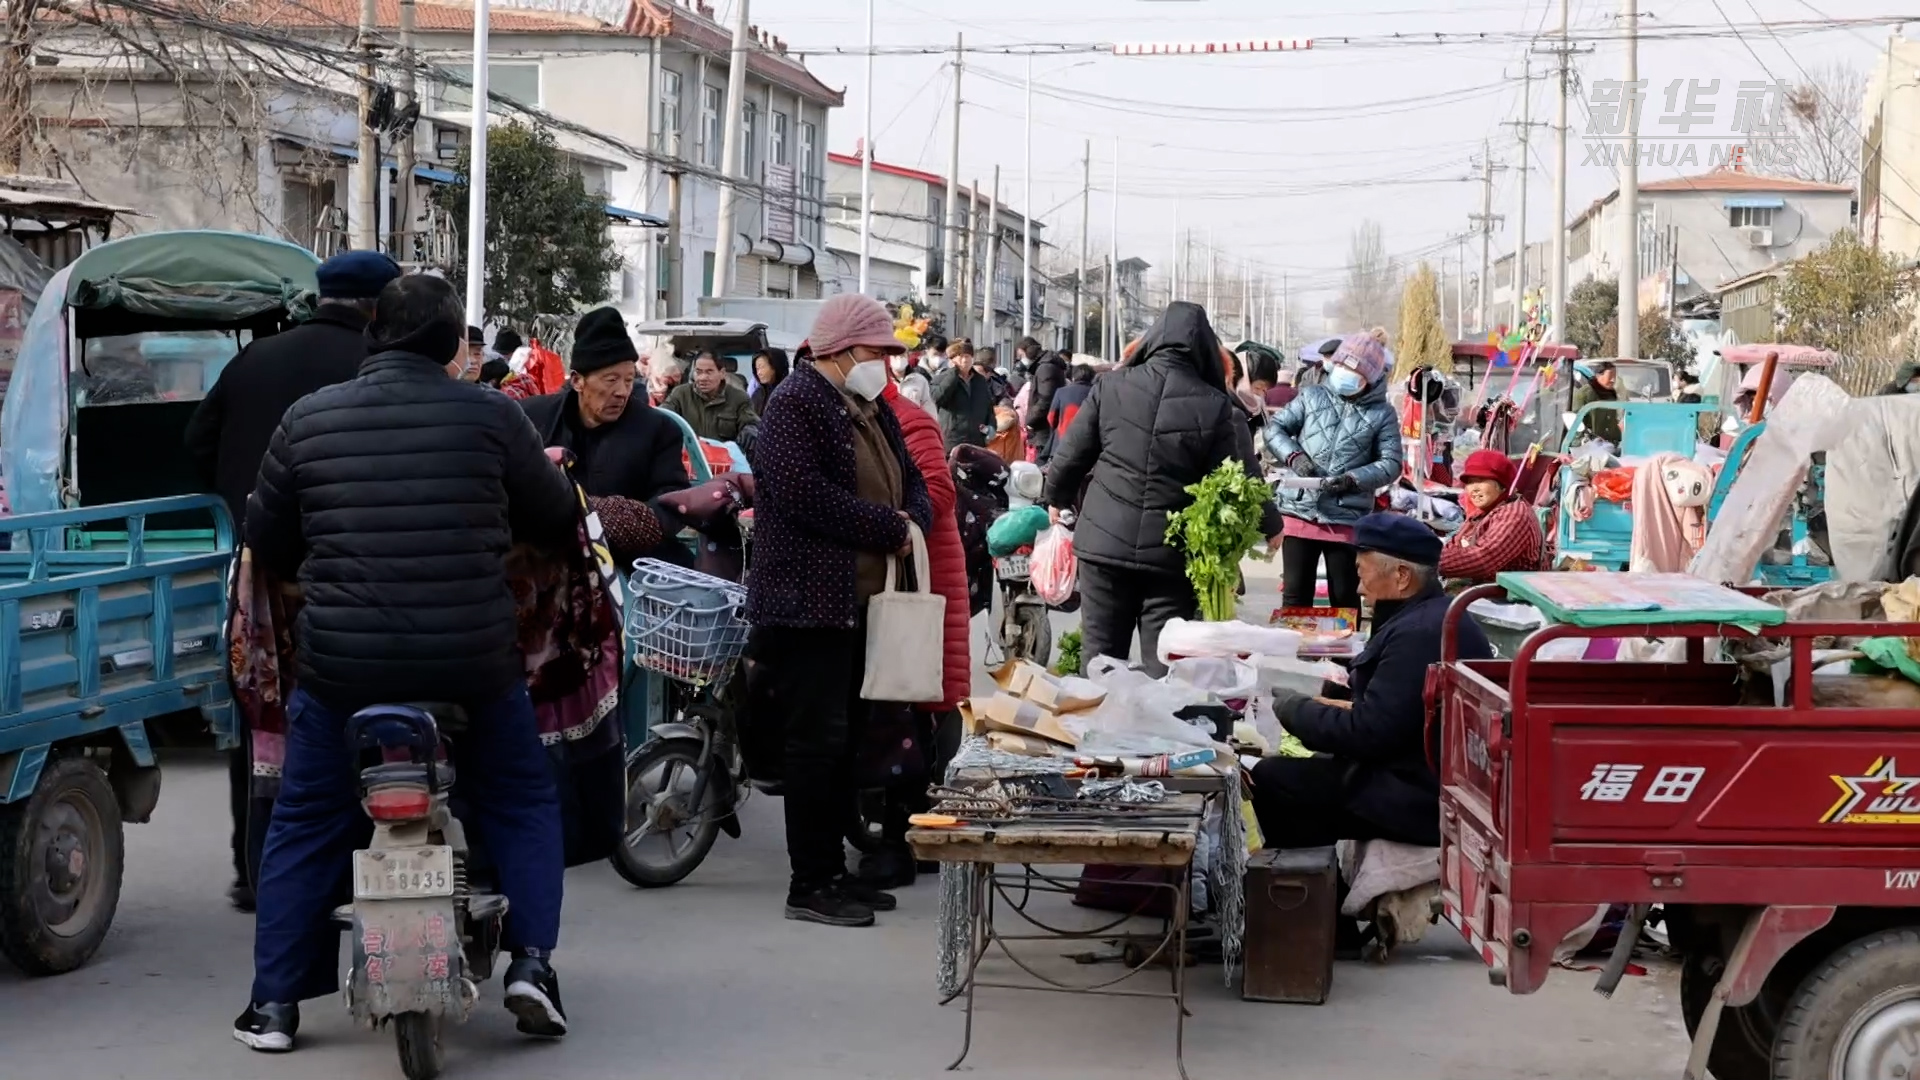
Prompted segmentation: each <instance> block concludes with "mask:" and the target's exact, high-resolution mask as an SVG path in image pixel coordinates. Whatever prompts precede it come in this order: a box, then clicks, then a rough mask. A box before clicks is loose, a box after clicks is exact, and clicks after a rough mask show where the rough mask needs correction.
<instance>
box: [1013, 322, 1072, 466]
mask: <svg viewBox="0 0 1920 1080" xmlns="http://www.w3.org/2000/svg"><path fill="white" fill-rule="evenodd" d="M1029 342H1031V343H1032V345H1033V350H1034V351H1032V352H1027V346H1028V343H1029ZM1020 351H1021V352H1023V353H1026V356H1027V359H1028V360H1031V361H1033V362H1034V363H1033V376H1032V378H1031V379H1030V380H1029V381H1028V383H1027V415H1026V416H1025V417H1024V418H1023V419H1024V420H1025V422H1026V426H1027V445H1028V446H1031V447H1033V450H1034V458H1035V460H1037V461H1039V462H1040V464H1042V465H1045V464H1046V463H1047V462H1049V461H1051V460H1052V458H1053V449H1054V447H1053V425H1052V424H1051V423H1050V422H1049V421H1048V420H1047V411H1048V410H1049V409H1052V408H1053V395H1054V393H1055V392H1056V391H1058V390H1059V389H1060V388H1061V387H1063V386H1065V385H1067V354H1066V353H1056V352H1045V351H1043V350H1041V348H1040V343H1039V342H1037V341H1034V340H1033V339H1032V338H1022V339H1021V341H1020Z"/></svg>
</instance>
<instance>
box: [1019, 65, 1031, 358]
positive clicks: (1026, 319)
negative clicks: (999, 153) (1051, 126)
mask: <svg viewBox="0 0 1920 1080" xmlns="http://www.w3.org/2000/svg"><path fill="white" fill-rule="evenodd" d="M1021 171H1022V173H1024V175H1023V176H1022V177H1021V178H1020V182H1021V184H1023V185H1025V190H1024V191H1023V192H1022V193H1021V195H1020V336H1021V337H1023V338H1028V337H1032V336H1033V54H1032V53H1028V54H1027V163H1026V165H1025V166H1023V167H1022V169H1021Z"/></svg>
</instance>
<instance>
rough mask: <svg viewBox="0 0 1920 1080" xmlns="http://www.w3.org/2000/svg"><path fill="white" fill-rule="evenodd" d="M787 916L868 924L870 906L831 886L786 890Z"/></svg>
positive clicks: (870, 921)
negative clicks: (805, 890) (793, 890)
mask: <svg viewBox="0 0 1920 1080" xmlns="http://www.w3.org/2000/svg"><path fill="white" fill-rule="evenodd" d="M787 918H789V919H797V920H799V921H801V922H817V923H824V924H826V925H827V926H872V925H873V908H872V907H871V906H869V905H867V904H863V903H861V902H860V901H858V900H855V899H854V898H853V897H851V896H849V895H848V894H847V893H845V892H843V891H841V890H839V889H836V888H832V887H827V888H823V889H815V890H813V891H812V892H808V893H792V892H789V893H788V894H787Z"/></svg>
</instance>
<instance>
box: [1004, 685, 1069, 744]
mask: <svg viewBox="0 0 1920 1080" xmlns="http://www.w3.org/2000/svg"><path fill="white" fill-rule="evenodd" d="M978 710H979V715H980V717H981V719H982V720H983V721H984V722H985V724H986V726H987V729H988V730H989V731H1009V732H1012V733H1014V734H1016V735H1038V736H1040V737H1041V738H1043V739H1052V740H1053V741H1054V742H1057V743H1060V744H1061V745H1063V746H1078V745H1080V737H1081V736H1082V735H1084V734H1086V725H1085V722H1084V721H1082V720H1078V719H1076V718H1073V717H1070V716H1061V715H1060V714H1058V713H1055V712H1051V711H1049V710H1047V709H1043V708H1041V707H1040V706H1038V705H1036V704H1034V703H1033V702H1031V701H1027V700H1025V699H1024V698H1017V697H1014V696H1013V695H1012V694H995V695H994V696H993V697H991V698H989V699H987V702H986V704H985V705H983V706H978Z"/></svg>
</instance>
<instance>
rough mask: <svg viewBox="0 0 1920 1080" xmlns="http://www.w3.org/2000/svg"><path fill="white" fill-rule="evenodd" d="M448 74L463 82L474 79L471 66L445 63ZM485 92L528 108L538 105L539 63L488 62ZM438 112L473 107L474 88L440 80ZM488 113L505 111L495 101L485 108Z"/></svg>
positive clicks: (456, 110) (458, 110) (465, 109)
mask: <svg viewBox="0 0 1920 1080" xmlns="http://www.w3.org/2000/svg"><path fill="white" fill-rule="evenodd" d="M442 66H443V67H444V68H445V69H446V71H447V73H448V74H450V75H454V76H457V77H458V78H459V79H460V80H461V82H463V83H471V82H472V80H473V65H471V64H444V65H442ZM487 92H488V94H489V95H492V94H498V95H500V96H501V97H504V98H506V99H507V100H508V101H513V102H518V103H519V104H521V105H526V106H528V107H530V108H536V109H537V108H539V107H540V65H539V64H528V63H513V64H488V65H487ZM438 97H439V101H440V111H441V112H468V111H471V110H472V109H473V88H472V87H471V86H470V85H456V84H455V83H453V82H443V83H441V84H440V86H439V94H438ZM487 111H488V112H494V113H499V112H503V111H505V110H504V109H503V107H502V106H501V105H499V104H498V103H495V104H492V105H490V106H489V107H488V110H487Z"/></svg>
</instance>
